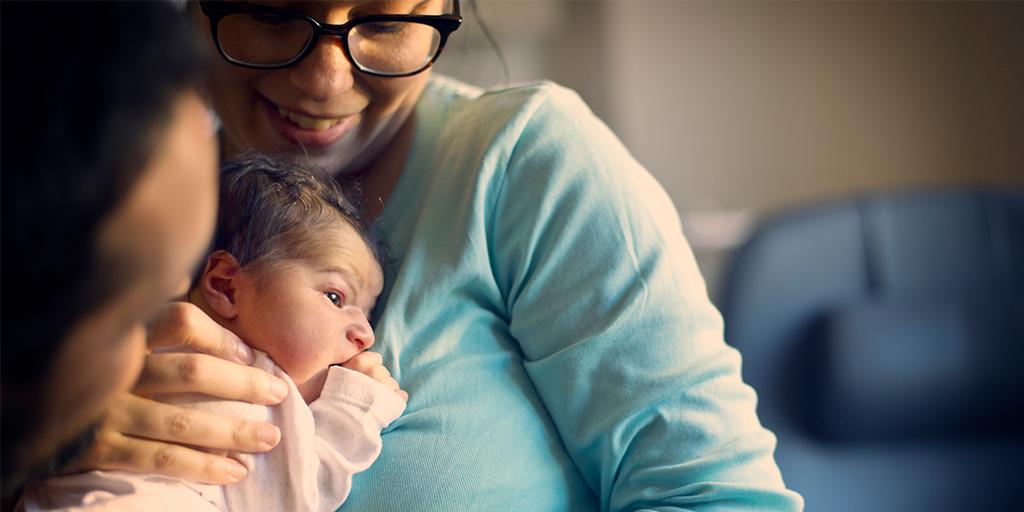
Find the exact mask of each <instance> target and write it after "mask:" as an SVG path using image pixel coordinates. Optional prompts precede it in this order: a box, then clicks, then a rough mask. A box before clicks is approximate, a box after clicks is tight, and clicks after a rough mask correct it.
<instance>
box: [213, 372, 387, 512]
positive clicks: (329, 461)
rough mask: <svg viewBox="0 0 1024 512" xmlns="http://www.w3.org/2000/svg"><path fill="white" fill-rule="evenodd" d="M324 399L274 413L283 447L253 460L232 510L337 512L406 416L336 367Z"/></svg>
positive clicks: (373, 387) (382, 392)
mask: <svg viewBox="0 0 1024 512" xmlns="http://www.w3.org/2000/svg"><path fill="white" fill-rule="evenodd" d="M328 371H329V373H328V375H327V380H326V382H325V384H324V389H323V391H322V392H321V394H320V398H318V399H317V400H315V401H314V402H313V403H311V404H309V406H308V407H307V406H306V405H305V404H304V403H302V399H301V397H299V396H298V391H297V390H296V389H292V390H291V393H290V394H289V398H287V399H286V402H289V401H291V402H292V403H282V404H281V405H280V406H277V407H272V408H270V409H271V421H272V422H273V423H274V424H276V425H278V426H279V427H281V432H282V437H281V442H280V443H279V444H278V446H277V447H276V448H275V449H273V450H271V451H270V452H268V453H267V454H265V455H260V456H256V457H253V458H252V459H251V464H252V467H251V470H250V475H249V478H247V479H246V480H244V481H243V482H241V483H239V484H237V485H233V486H226V487H224V492H225V500H226V502H227V505H228V508H229V509H230V510H245V511H249V510H267V511H276V510H304V511H305V510H308V511H313V510H321V511H334V510H336V509H337V508H338V507H339V506H341V504H342V503H344V501H345V499H346V498H347V497H348V494H349V491H350V490H351V488H352V475H354V474H355V473H358V472H361V471H365V470H366V469H367V468H369V467H370V465H371V464H373V462H374V461H375V460H377V457H378V456H379V455H380V450H381V437H380V434H381V430H383V429H384V428H385V427H387V426H388V425H389V424H390V423H391V422H392V421H394V420H395V419H396V418H398V416H399V415H401V414H402V411H404V410H405V402H403V401H402V400H401V399H400V398H399V397H398V395H397V394H395V393H394V392H393V391H391V390H390V389H388V388H386V387H385V386H383V385H382V384H380V383H378V382H377V381H375V380H373V379H371V378H370V377H367V376H366V375H363V374H361V373H358V372H354V371H351V370H348V369H345V368H341V367H331V368H330V369H329V370H328Z"/></svg>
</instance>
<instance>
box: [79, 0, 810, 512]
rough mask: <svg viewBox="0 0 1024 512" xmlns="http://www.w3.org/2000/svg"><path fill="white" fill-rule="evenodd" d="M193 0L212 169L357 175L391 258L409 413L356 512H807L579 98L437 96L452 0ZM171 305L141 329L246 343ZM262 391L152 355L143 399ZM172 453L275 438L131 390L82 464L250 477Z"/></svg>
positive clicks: (640, 183)
mask: <svg viewBox="0 0 1024 512" xmlns="http://www.w3.org/2000/svg"><path fill="white" fill-rule="evenodd" d="M199 4H200V5H199V7H198V8H196V9H194V11H195V13H194V14H195V18H196V21H197V23H198V25H199V26H200V29H201V31H202V33H203V34H204V35H206V36H207V37H208V39H209V41H210V44H211V46H212V47H214V48H215V49H216V50H217V52H218V53H219V54H220V56H221V57H222V58H221V59H220V61H219V62H218V64H217V66H216V69H215V71H214V72H213V73H212V74H211V76H210V79H209V81H208V84H207V86H208V92H209V96H210V99H211V102H212V104H213V107H214V108H215V109H216V111H217V113H218V114H219V116H220V118H221V120H222V122H223V139H222V141H223V149H224V153H225V154H226V155H233V154H236V153H238V152H242V151H247V150H260V151H264V152H273V153H287V154H292V155H295V156H297V157H299V158H302V159H304V160H306V161H307V162H310V163H313V164H315V165H318V166H321V167H324V168H325V169H329V170H331V171H332V172H334V173H335V174H336V176H337V177H338V178H339V179H348V178H352V179H356V180H358V181H359V182H360V184H361V186H362V189H363V191H364V194H365V196H366V197H367V199H368V201H367V203H368V207H369V210H370V211H369V214H370V215H371V216H373V217H375V218H376V228H377V229H378V231H379V232H380V234H381V236H382V238H383V239H384V241H385V242H386V244H387V246H388V247H389V249H390V253H391V254H390V256H391V257H392V259H393V260H394V262H395V265H394V268H393V269H392V271H391V272H390V273H389V275H388V279H387V282H388V284H387V288H386V290H385V292H384V295H382V299H381V302H380V303H379V305H378V308H377V311H376V318H377V322H376V324H377V325H376V332H377V334H378V340H379V341H378V346H377V350H378V351H379V353H380V355H381V357H382V359H383V361H384V363H385V365H386V366H387V367H388V368H389V369H390V370H391V371H392V373H393V375H394V376H395V378H396V379H398V381H399V382H400V383H401V385H402V387H403V388H404V389H407V390H408V391H409V394H410V401H409V406H408V409H407V412H406V414H405V416H403V417H402V418H400V419H399V420H398V421H396V423H395V424H394V425H393V427H392V430H391V431H390V432H388V433H387V434H386V435H385V437H384V451H383V453H382V455H381V458H380V460H379V461H378V462H377V464H376V465H375V466H374V467H373V468H371V469H370V470H369V471H368V472H366V473H364V474H361V475H359V476H358V477H357V478H356V479H355V480H354V482H353V492H352V494H351V497H350V498H349V503H348V504H347V506H349V507H351V508H353V509H354V510H392V509H393V510H421V509H431V510H433V509H436V510H450V509H454V508H456V507H458V508H467V507H468V508H472V509H481V510H593V509H597V508H600V509H601V510H624V509H660V510H667V509H687V510H696V509H700V510H703V509H714V508H725V507H728V508H732V509H735V508H745V507H746V508H757V509H777V510H797V509H800V508H801V507H802V501H801V499H800V497H799V496H798V495H796V494H795V493H792V492H791V491H788V490H786V489H785V487H784V485H783V483H782V480H781V477H780V475H779V472H778V469H777V468H776V466H775V463H774V461H773V459H772V450H773V448H774V443H775V440H774V437H773V436H772V435H771V433H769V432H768V431H766V430H765V429H764V428H762V427H761V425H760V424H759V422H758V420H757V417H756V414H755V412H754V406H755V396H754V393H753V391H752V390H751V389H750V388H748V387H746V386H745V385H744V384H743V383H742V381H741V379H740V374H739V364H740V361H739V356H738V354H737V353H736V352H735V351H734V350H732V349H731V348H729V347H728V346H726V345H725V343H724V342H723V340H722V325H721V319H720V317H719V315H718V314H717V312H716V311H715V310H714V307H713V306H712V305H711V304H710V302H709V301H708V299H707V296H706V293H705V291H704V284H703V281H702V280H701V278H700V276H699V273H698V270H697V268H696V265H695V263H694V260H693V257H692V254H691V253H690V250H689V247H688V246H687V244H686V242H685V240H684V238H683V236H682V232H681V229H680V227H679V224H678V220H677V219H678V217H677V215H676V212H675V210H674V209H673V207H672V205H671V202H670V201H669V199H668V198H667V196H666V195H665V193H664V192H663V191H662V190H661V188H660V187H659V186H658V184H657V183H656V182H655V181H654V180H653V179H652V178H651V176H650V175H649V174H648V173H647V172H646V171H645V170H644V169H643V168H642V167H641V166H640V165H639V164H637V163H636V162H635V161H634V160H633V159H632V157H631V156H630V155H629V154H628V152H627V151H626V150H625V148H623V146H622V144H621V143H620V142H619V141H618V140H617V139H616V138H615V137H614V135H612V134H611V133H610V132H609V131H608V130H607V128H606V127H605V126H604V125H603V124H601V122H600V121H599V120H597V119H596V118H595V117H594V115H593V114H592V113H591V112H590V111H589V110H588V109H587V108H586V106H585V105H584V104H583V103H582V102H581V101H580V100H579V98H578V97H577V96H576V95H574V94H573V93H571V92H569V91H567V90H565V89H562V88H560V87H558V86H556V85H553V84H550V83H542V84H536V85H531V86H523V87H518V88H510V89H505V90H500V91H492V92H482V91H480V90H478V89H475V88H472V87H469V86H466V85H463V84H460V83H457V82H454V81H452V80H448V79H444V78H441V77H431V76H430V72H429V69H427V68H428V67H429V65H430V63H431V62H432V61H433V59H435V58H436V57H437V55H438V54H439V53H440V49H441V48H442V47H443V44H444V41H445V39H446V37H447V34H448V33H450V32H451V31H452V30H454V29H455V28H456V27H457V25H458V18H457V14H458V3H457V2H456V3H455V4H454V5H450V6H448V5H444V2H443V1H442V0H425V1H416V0H401V1H388V2H363V1H358V2H349V1H345V2H324V3H320V2H296V3H294V4H292V3H288V5H286V6H285V7H284V8H281V7H279V4H278V3H275V4H274V5H275V7H265V6H259V5H257V6H253V5H251V4H239V3H220V2H199ZM446 12H451V13H452V14H450V15H445V14H444V13H446ZM326 24H332V25H330V26H328V25H326ZM177 310H178V312H179V314H178V315H177V316H175V317H173V318H170V319H168V321H166V322H163V323H161V324H160V325H161V326H170V327H169V328H163V329H157V330H155V331H154V334H152V335H153V336H158V337H171V338H173V337H178V338H182V339H187V340H189V341H190V342H191V343H192V344H193V345H194V346H196V347H197V348H198V349H199V350H201V351H208V352H211V351H212V352H216V353H220V354H224V353H229V352H232V350H233V348H234V347H236V346H241V345H238V344H237V342H236V341H230V342H223V341H221V340H227V339H232V338H230V336H229V335H227V334H224V333H222V332H219V331H218V330H217V329H215V328H213V327H211V325H210V324H211V323H212V322H211V321H209V319H208V318H204V317H203V316H202V315H201V314H198V313H197V312H196V311H194V310H191V309H189V308H187V307H186V306H180V307H179V308H177ZM232 340H233V339H232ZM182 368H184V371H182ZM272 388H273V386H272V385H271V381H270V380H269V377H267V376H265V375H262V374H259V373H255V371H254V370H251V369H250V368H248V367H244V366H241V365H237V364H234V363H230V362H228V361H224V360H219V359H217V358H214V357H202V356H195V357H191V358H188V359H187V360H185V359H170V358H167V357H162V356H161V355H159V354H152V355H150V357H149V361H148V362H147V366H146V370H145V372H144V375H143V378H142V380H141V381H140V386H139V389H138V390H137V391H136V393H137V394H138V395H141V396H146V395H148V394H150V393H155V392H159V391H162V390H167V389H174V390H182V389H188V390H195V391H198V392H206V393H214V394H217V395H221V396H229V397H231V398H247V399H249V400H251V401H260V402H262V403H273V402H275V401H276V400H279V399H280V398H279V397H275V396H271V395H272V393H271V392H270V391H269V390H271V389H272ZM141 418H150V419H149V420H145V421H136V420H138V419H141ZM153 418H156V419H157V420H153ZM261 431H262V434H263V436H262V441H260V439H261V436H260V434H261ZM125 434H126V435H125ZM163 441H173V442H184V443H188V444H197V445H200V446H208V447H211V448H217V449H224V448H229V449H242V450H247V451H261V450H265V449H268V448H269V447H271V446H272V445H273V444H275V443H276V441H277V437H276V431H274V430H272V428H270V427H267V426H261V425H253V424H244V423H240V422H235V421H234V420H231V419H228V418H216V417H198V416H192V415H189V413H186V412H182V411H179V410H176V409H173V408H170V406H166V405H161V404H156V403H154V402H150V401H148V400H146V399H144V398H141V397H140V396H131V397H125V398H124V400H123V401H122V403H121V404H120V405H119V406H118V407H117V409H116V410H115V411H114V412H113V413H112V414H111V420H109V421H108V422H107V424H106V426H105V428H104V430H103V431H102V432H101V441H100V443H99V444H98V447H97V449H96V450H95V451H94V452H93V454H92V456H91V457H90V459H89V460H88V461H86V464H87V465H90V466H92V467H120V468H129V469H140V470H146V471H151V470H154V469H157V470H159V471H160V472H164V473H167V474H174V475H182V476H188V477H192V478H197V479H202V480H205V481H211V482H217V483H225V482H231V481H236V480H237V479H239V478H242V477H244V470H242V471H239V468H237V467H232V465H231V463H230V461H229V460H228V459H225V458H221V457H217V456H215V455H211V454H207V453H201V452H197V451H192V450H189V449H188V448H185V447H182V446H177V445H174V444H173V443H172V444H166V443H164V442H163Z"/></svg>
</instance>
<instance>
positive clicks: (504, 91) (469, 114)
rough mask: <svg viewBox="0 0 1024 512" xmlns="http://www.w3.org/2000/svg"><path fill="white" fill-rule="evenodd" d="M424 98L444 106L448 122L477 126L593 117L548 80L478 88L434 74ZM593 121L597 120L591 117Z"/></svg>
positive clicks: (571, 95)
mask: <svg viewBox="0 0 1024 512" xmlns="http://www.w3.org/2000/svg"><path fill="white" fill-rule="evenodd" d="M424 98H425V99H426V100H427V101H428V102H430V103H431V104H433V105H443V106H444V110H445V114H446V116H445V117H447V118H448V120H449V121H451V120H452V118H453V117H455V118H459V119H460V120H462V121H465V122H470V124H476V123H477V122H482V121H485V122H486V123H487V124H492V125H493V124H510V123H511V124H515V123H516V122H517V121H519V122H524V123H525V122H533V123H537V122H539V121H541V120H542V119H547V118H550V119H552V120H557V119H576V120H586V119H589V118H593V117H594V116H593V113H592V112H591V111H590V109H589V108H588V107H587V106H586V104H585V103H584V102H583V100H582V99H581V98H580V96H579V95H578V94H576V92H575V91H573V90H572V89H569V88H567V87H564V86H561V85H559V84H557V83H555V82H552V81H550V80H537V81H532V82H524V83H517V84H509V85H503V86H500V87H493V88H486V89H485V88H481V87H477V86H474V85H469V84H466V83H464V82H460V81H458V80H456V79H453V78H450V77H446V76H440V75H434V76H433V77H431V79H430V82H429V84H428V86H427V89H426V90H425V91H424ZM594 119H596V118H594Z"/></svg>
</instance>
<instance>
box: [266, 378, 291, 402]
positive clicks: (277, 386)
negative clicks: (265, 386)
mask: <svg viewBox="0 0 1024 512" xmlns="http://www.w3.org/2000/svg"><path fill="white" fill-rule="evenodd" d="M286 396H288V385H287V384H285V383H284V381H283V380H281V379H278V378H273V380H271V381H270V398H272V399H274V400H277V401H278V402H280V401H281V400H284V397H286Z"/></svg>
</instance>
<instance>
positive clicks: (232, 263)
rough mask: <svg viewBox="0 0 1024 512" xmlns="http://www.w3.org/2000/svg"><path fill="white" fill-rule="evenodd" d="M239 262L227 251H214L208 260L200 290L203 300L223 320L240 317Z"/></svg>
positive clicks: (200, 280)
mask: <svg viewBox="0 0 1024 512" xmlns="http://www.w3.org/2000/svg"><path fill="white" fill-rule="evenodd" d="M240 270H242V267H241V265H239V264H238V260H236V259H235V257H234V256H232V255H231V253H229V252H227V251H214V252H213V253H212V254H210V255H209V256H207V258H206V268H204V269H203V277H201V278H200V279H199V289H200V291H201V292H202V294H203V299H205V300H206V303H207V304H209V305H210V307H211V308H213V310H214V311H215V312H216V313H217V314H218V315H220V316H221V317H223V318H226V319H232V318H235V317H236V316H238V297H237V293H238V282H237V280H238V274H239V271H240Z"/></svg>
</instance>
